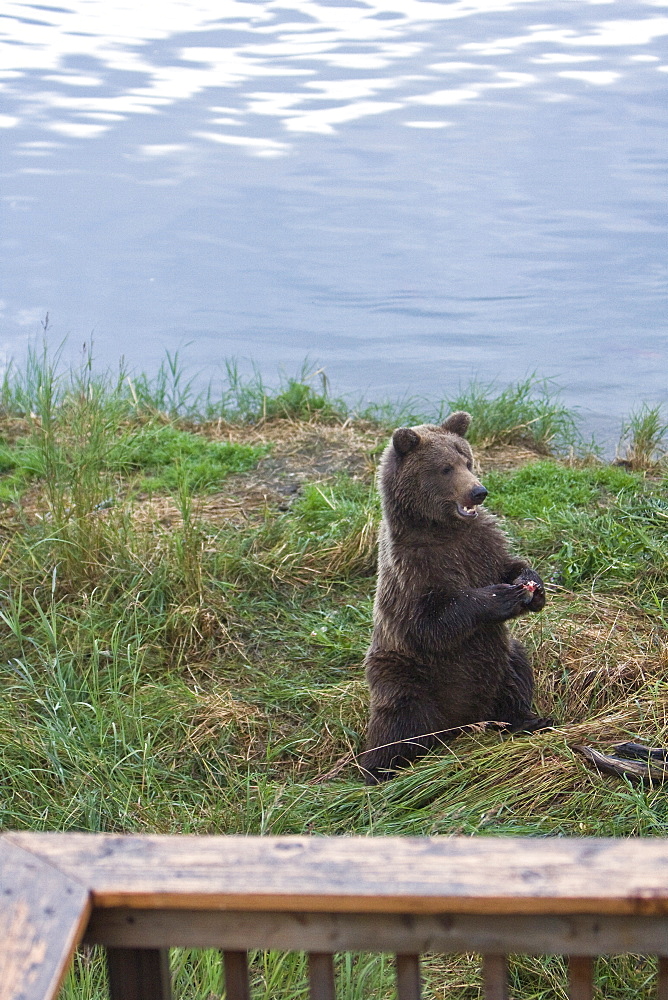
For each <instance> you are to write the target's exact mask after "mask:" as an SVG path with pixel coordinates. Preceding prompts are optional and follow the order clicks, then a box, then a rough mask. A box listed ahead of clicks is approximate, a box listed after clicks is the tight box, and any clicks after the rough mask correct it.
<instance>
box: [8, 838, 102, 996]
mask: <svg viewBox="0 0 668 1000" xmlns="http://www.w3.org/2000/svg"><path fill="white" fill-rule="evenodd" d="M89 913H90V901H89V893H88V891H87V889H86V887H85V885H82V884H81V883H80V882H78V881H76V880H75V879H73V878H71V877H69V876H68V875H64V874H62V873H61V872H59V871H57V870H56V869H55V868H54V867H52V865H50V864H48V863H47V862H45V861H43V860H41V859H39V858H36V857H34V856H33V855H31V854H29V853H26V851H24V850H22V849H21V848H20V847H17V846H15V845H13V844H11V843H9V841H8V840H7V838H6V837H5V836H2V837H0V1000H50V998H51V997H53V996H55V995H56V993H57V991H58V987H59V986H60V983H61V980H62V978H63V976H64V974H65V972H66V970H67V968H68V966H69V963H70V961H71V958H72V954H73V952H74V949H75V947H76V945H77V943H78V941H79V939H80V938H81V935H82V934H83V930H84V928H85V926H86V923H87V921H88V915H89Z"/></svg>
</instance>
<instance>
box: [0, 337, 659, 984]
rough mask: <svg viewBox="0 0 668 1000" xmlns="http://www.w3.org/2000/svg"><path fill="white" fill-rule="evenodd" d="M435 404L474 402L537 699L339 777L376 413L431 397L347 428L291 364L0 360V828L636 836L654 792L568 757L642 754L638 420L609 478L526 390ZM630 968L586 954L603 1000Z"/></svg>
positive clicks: (371, 969) (258, 969)
mask: <svg viewBox="0 0 668 1000" xmlns="http://www.w3.org/2000/svg"><path fill="white" fill-rule="evenodd" d="M449 404H452V406H453V407H457V408H467V409H469V410H470V411H471V412H472V413H473V414H474V418H475V423H474V425H473V428H472V435H471V438H472V441H473V443H474V446H475V447H476V448H477V452H478V459H479V463H480V470H481V473H482V476H483V479H484V482H485V484H486V486H487V487H488V489H489V490H490V495H489V498H488V501H487V506H488V507H489V508H491V509H492V510H494V511H496V512H498V514H499V515H500V516H501V517H502V518H503V520H504V524H505V526H506V528H507V530H508V532H509V533H510V534H511V536H512V537H513V538H514V539H515V542H516V546H517V548H518V550H519V551H521V552H522V553H524V554H526V555H527V556H529V557H530V558H531V559H532V560H533V561H534V563H535V565H536V567H537V568H538V569H539V571H540V572H541V573H542V575H543V576H544V578H545V579H546V580H547V581H549V600H548V605H547V608H546V610H545V612H544V613H543V614H541V615H536V616H531V617H530V618H527V619H526V620H521V621H519V622H517V623H516V624H515V625H514V626H513V627H514V629H515V631H516V633H517V634H519V635H520V636H521V637H522V638H523V640H524V641H525V643H526V644H527V646H528V648H529V649H530V651H531V655H532V658H533V662H534V665H535V669H536V674H537V706H538V709H539V711H540V712H541V713H543V714H549V715H552V716H554V717H555V718H556V719H557V720H558V726H557V728H555V730H554V731H552V732H549V733H545V734H541V735H538V736H532V737H522V738H515V739H510V740H503V739H501V738H500V737H499V736H498V735H496V734H492V733H483V734H477V735H473V736H470V737H465V738H461V739H459V740H458V741H456V742H455V743H454V744H453V745H452V746H451V747H450V748H449V749H448V750H447V751H444V752H442V753H440V754H434V755H432V756H431V757H429V758H427V759H426V760H425V761H423V762H422V763H421V764H420V765H419V766H417V767H415V768H414V769H412V770H410V771H407V772H405V773H404V774H402V775H401V776H399V777H398V778H396V779H395V780H394V781H392V782H391V783H389V784H388V785H386V786H382V787H379V788H374V789H367V788H365V787H364V786H363V785H362V784H361V782H360V778H359V775H358V773H357V772H356V769H355V767H354V763H353V759H354V755H355V753H356V751H357V750H358V748H359V746H360V740H361V737H362V734H363V732H364V727H365V719H366V703H367V696H366V689H365V685H364V681H363V677H362V674H361V670H360V664H361V661H362V658H363V655H364V649H365V646H366V643H367V641H368V638H369V634H370V627H371V609H372V599H373V588H374V559H375V552H374V549H375V532H376V527H377V523H378V517H379V508H378V501H377V498H376V494H375V490H374V484H373V479H374V469H375V463H376V461H377V458H378V456H379V454H380V452H381V451H382V448H383V446H384V444H385V442H386V440H387V437H388V431H389V428H390V427H392V426H396V424H397V423H400V422H404V421H410V420H413V421H415V420H416V419H419V418H421V417H422V416H426V417H428V418H429V419H436V418H437V417H438V414H437V413H426V414H420V413H412V414H411V413H408V412H403V413H399V414H397V413H396V412H393V411H392V410H391V408H385V409H383V408H377V409H376V410H375V411H374V412H367V413H366V414H363V415H361V416H356V417H355V416H353V415H351V413H350V412H349V411H348V410H347V409H346V407H345V406H344V405H343V404H342V403H339V402H337V401H335V400H332V399H331V398H330V397H329V396H328V395H327V394H326V392H325V391H324V388H323V387H315V388H314V387H313V383H312V382H310V381H305V380H299V379H297V380H292V381H289V382H286V383H285V384H284V385H283V387H282V388H281V389H279V390H277V391H274V392H271V393H270V392H268V391H266V390H265V388H264V387H263V386H262V385H261V383H260V382H259V381H258V380H255V381H253V382H247V383H244V382H242V381H241V380H240V379H239V378H238V377H236V375H235V373H234V372H231V378H230V384H229V391H228V392H227V393H226V394H225V395H223V396H221V398H219V399H217V400H216V399H213V398H212V397H211V395H208V396H203V397H200V398H199V399H198V398H196V397H195V396H194V395H193V394H192V392H191V390H190V387H189V386H188V385H187V384H186V383H185V382H184V380H183V376H182V375H181V373H180V371H179V368H178V365H177V364H176V362H175V361H174V359H171V360H170V362H169V363H168V364H166V365H165V366H164V367H163V369H162V372H161V374H159V375H158V376H157V377H156V378H154V379H152V380H150V379H148V378H144V377H132V378H128V377H127V376H126V375H125V374H124V373H121V375H120V376H119V377H118V378H112V377H110V376H98V375H96V374H95V373H94V371H93V370H92V366H91V365H90V364H84V366H83V367H82V369H81V371H79V372H76V373H74V374H72V373H67V374H61V375H58V374H57V373H56V371H54V369H53V366H52V365H51V364H50V362H49V360H48V358H45V357H41V356H36V355H34V356H32V358H31V360H30V361H29V363H28V365H27V366H26V368H25V369H24V370H23V371H19V372H10V373H9V375H8V376H7V377H6V379H5V383H4V386H3V387H2V390H1V392H0V413H1V416H0V436H1V437H0V472H1V475H0V500H1V501H2V509H1V511H0V575H1V580H0V591H1V592H2V593H1V595H0V627H1V630H2V640H3V646H2V648H3V657H2V662H1V663H0V671H1V672H2V686H3V691H4V697H3V699H2V701H1V702H0V774H1V781H0V823H1V825H2V827H3V828H27V829H35V830H37V829H39V830H63V829H67V830H71V829H79V830H105V831H152V832H164V833H168V832H170V833H253V834H256V833H266V834H283V833H312V834H348V833H355V834H411V835H421V834H452V833H459V834H473V833H484V834H491V835H495V834H515V835H528V836H536V835H538V836H542V835H548V834H551V835H554V834H568V835H586V836H613V835H614V836H629V835H644V836H654V835H663V834H665V833H666V829H667V826H666V823H667V821H668V805H667V804H666V803H667V800H666V795H665V791H664V790H662V788H651V787H650V788H633V787H631V786H630V785H629V784H627V783H625V782H624V781H621V780H619V779H615V778H612V777H602V776H600V775H598V774H596V773H592V772H591V771H590V770H588V769H587V767H586V766H585V764H584V763H583V761H582V759H581V758H579V757H577V756H576V755H575V754H574V753H573V751H572V750H571V749H570V747H571V745H572V744H577V743H589V744H590V745H593V746H596V747H598V748H599V749H602V750H605V749H607V748H608V747H610V745H611V744H612V743H614V742H615V741H617V740H622V739H637V740H641V741H646V742H648V743H652V744H664V745H668V719H667V717H666V712H667V709H668V687H667V686H666V681H665V676H666V668H667V667H668V642H667V641H666V624H667V621H666V619H667V618H668V602H667V600H666V598H667V596H668V532H667V530H666V529H667V528H668V500H667V499H666V490H665V487H666V466H665V464H662V461H661V458H660V449H658V448H657V446H658V445H659V444H660V439H661V436H662V427H661V417H660V414H659V413H658V412H657V411H655V410H651V409H648V408H645V409H644V410H641V411H638V412H637V413H636V414H635V416H633V418H632V419H631V420H630V422H629V426H628V427H627V428H626V430H625V431H624V433H625V441H624V444H623V448H622V451H623V458H624V459H625V464H623V465H611V464H606V463H603V462H601V461H600V460H598V459H596V458H595V457H593V456H592V455H591V454H589V455H584V454H583V451H584V449H583V448H582V446H581V444H580V443H579V439H578V434H577V430H576V426H575V422H574V420H573V418H572V416H571V415H570V414H569V413H567V412H566V411H564V409H563V408H562V407H561V406H560V404H559V401H558V398H555V397H554V395H553V394H551V392H550V390H549V386H546V385H544V384H540V383H532V382H527V383H524V384H521V385H517V386H513V387H510V388H509V389H507V390H506V391H505V392H494V391H492V390H486V389H484V387H481V386H473V387H471V389H470V390H469V391H468V392H467V393H464V394H462V395H461V396H460V398H458V399H456V400H451V401H449V403H444V404H443V411H447V410H448V409H449ZM407 409H409V408H407ZM352 961H353V964H355V966H356V968H357V970H358V972H357V973H356V975H359V971H360V969H363V970H365V978H364V979H363V983H362V985H360V984H359V982H358V981H357V980H356V979H355V978H354V977H351V972H350V960H347V962H348V964H346V962H343V964H342V965H341V970H340V974H341V996H342V997H345V998H346V1000H353V998H354V997H360V998H361V997H365V998H366V997H378V998H381V997H382V998H384V997H386V996H388V997H389V996H390V995H392V994H391V968H390V964H389V963H383V962H380V961H379V960H378V959H370V958H367V957H362V958H359V959H354V960H352ZM174 962H175V964H176V968H177V970H178V975H177V980H178V983H179V990H180V992H179V996H183V997H188V998H190V997H193V998H194V997H198V998H200V997H201V998H208V997H209V996H210V995H211V994H213V995H214V996H217V995H219V994H220V985H219V973H220V968H219V959H218V957H217V956H216V955H215V954H213V953H209V952H205V953H202V954H199V955H194V954H191V953H187V952H182V951H179V952H175V953H174ZM650 967H651V963H649V962H645V961H642V962H640V961H637V962H636V961H635V960H632V959H629V958H627V959H619V960H610V961H609V962H608V961H606V962H602V963H601V970H600V975H601V977H602V979H603V980H604V981H605V990H606V996H612V997H615V996H619V997H622V996H629V995H630V990H631V988H632V989H633V990H634V992H635V993H637V995H638V996H642V995H644V990H645V985H644V984H645V982H646V980H647V977H648V975H649V971H648V970H649V969H650ZM476 968H477V966H476V964H475V962H474V961H473V960H472V959H471V958H469V957H466V956H462V957H460V958H454V959H452V958H447V957H436V956H435V957H432V958H429V959H428V960H427V961H426V976H427V986H426V990H425V995H426V996H427V997H438V998H440V997H444V996H445V995H446V994H447V995H451V993H452V991H455V990H456V995H458V996H461V997H465V998H469V997H471V998H473V997H477V996H478V995H479V980H478V978H477V971H476ZM539 971H540V975H539ZM622 973H623V975H624V976H630V977H631V979H630V985H629V981H627V982H626V985H625V984H624V982H623V981H621V980H620V979H619V976H620V974H622ZM253 975H254V983H255V989H256V993H255V994H254V996H257V997H266V998H269V997H272V998H277V997H284V998H285V1000H292V998H294V997H298V996H301V995H305V991H306V972H305V967H304V963H303V961H302V959H301V957H300V956H290V957H288V958H284V957H278V956H271V955H270V956H258V958H257V960H256V962H255V964H254V973H253ZM101 977H102V970H101V965H100V963H99V961H98V960H97V959H96V957H95V956H94V955H92V956H91V955H89V954H88V953H86V954H85V955H82V956H81V957H80V959H79V960H78V964H77V969H76V972H75V973H74V975H73V977H72V981H71V982H70V984H69V985H68V986H67V987H66V995H67V996H68V997H69V996H72V997H74V996H75V995H77V996H78V995H81V993H80V992H77V991H80V990H81V989H82V988H83V991H84V992H83V995H84V996H86V997H90V998H92V997H97V996H101V995H102V994H101V992H100V990H101V981H102V979H101ZM513 977H514V991H515V995H517V996H521V997H527V998H528V997H539V996H542V995H543V990H544V987H545V988H547V987H549V989H551V990H552V991H553V992H552V994H551V995H553V996H555V995H556V996H562V995H565V994H564V988H565V980H564V975H563V965H562V963H561V962H560V961H557V960H555V959H550V960H538V959H520V960H518V961H517V962H516V963H515V964H514V966H513ZM541 977H543V978H541ZM74 979H76V985H75V983H74ZM554 991H556V992H554ZM648 995H649V994H648Z"/></svg>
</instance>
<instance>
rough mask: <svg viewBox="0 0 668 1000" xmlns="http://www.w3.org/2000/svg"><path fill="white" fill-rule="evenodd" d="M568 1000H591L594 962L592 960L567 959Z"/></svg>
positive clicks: (581, 958) (580, 958)
mask: <svg viewBox="0 0 668 1000" xmlns="http://www.w3.org/2000/svg"><path fill="white" fill-rule="evenodd" d="M568 979H569V988H568V996H569V1000H592V997H593V996H594V960H593V958H583V957H582V956H580V957H578V958H575V957H573V956H570V957H569V959H568Z"/></svg>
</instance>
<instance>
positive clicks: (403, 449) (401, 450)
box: [392, 427, 420, 455]
mask: <svg viewBox="0 0 668 1000" xmlns="http://www.w3.org/2000/svg"><path fill="white" fill-rule="evenodd" d="M419 443H420V435H419V434H417V433H416V432H415V431H414V430H413V428H412V427H398V428H397V429H396V431H395V432H394V434H393V435H392V444H393V445H394V448H395V451H397V452H398V454H399V455H407V454H408V452H409V451H413V449H414V448H417V446H418V445H419Z"/></svg>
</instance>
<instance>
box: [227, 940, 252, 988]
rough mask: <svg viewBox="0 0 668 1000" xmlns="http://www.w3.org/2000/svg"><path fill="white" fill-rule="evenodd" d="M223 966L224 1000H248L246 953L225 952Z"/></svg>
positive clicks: (248, 986)
mask: <svg viewBox="0 0 668 1000" xmlns="http://www.w3.org/2000/svg"><path fill="white" fill-rule="evenodd" d="M223 965H224V967H225V997H226V1000H250V983H249V980H248V955H247V953H246V952H245V951H225V953H224V954H223Z"/></svg>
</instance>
